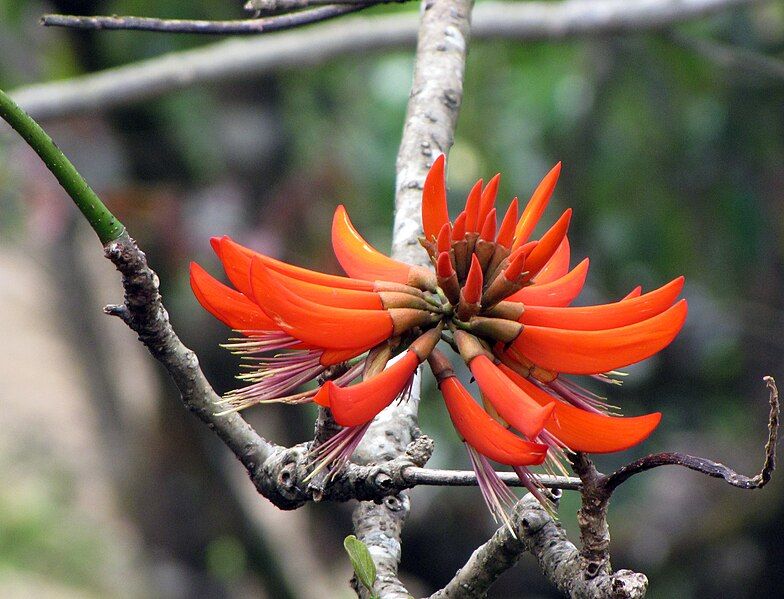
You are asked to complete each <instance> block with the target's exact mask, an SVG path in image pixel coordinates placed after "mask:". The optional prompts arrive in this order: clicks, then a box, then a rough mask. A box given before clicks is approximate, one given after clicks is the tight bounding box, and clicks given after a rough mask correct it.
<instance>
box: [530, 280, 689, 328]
mask: <svg viewBox="0 0 784 599" xmlns="http://www.w3.org/2000/svg"><path fill="white" fill-rule="evenodd" d="M683 281H684V279H683V277H678V278H677V279H675V280H674V281H671V282H669V283H667V284H666V285H664V286H663V287H660V288H659V289H657V290H655V291H651V292H649V293H646V294H645V295H638V296H635V297H628V296H627V297H625V298H624V299H622V300H621V301H619V302H616V303H614V304H603V305H600V306H580V307H571V308H561V307H552V306H527V307H526V309H525V312H524V313H523V315H522V316H521V317H520V322H522V323H523V324H526V325H535V326H542V327H550V328H556V329H576V330H583V331H597V330H601V329H613V328H617V327H623V326H626V325H629V324H634V323H636V322H642V321H643V320H646V319H647V318H650V317H651V316H656V315H657V314H661V313H662V312H664V311H665V310H666V309H667V308H669V307H670V306H672V304H673V303H674V302H675V300H676V299H677V298H678V296H679V295H680V293H681V289H683Z"/></svg>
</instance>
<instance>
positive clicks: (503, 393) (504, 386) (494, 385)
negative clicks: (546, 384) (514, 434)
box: [468, 355, 555, 439]
mask: <svg viewBox="0 0 784 599" xmlns="http://www.w3.org/2000/svg"><path fill="white" fill-rule="evenodd" d="M468 367H469V368H470V369H471V374H473V375H474V378H475V379H476V382H477V384H478V385H479V388H480V389H481V390H482V393H483V394H484V396H485V397H486V398H487V400H488V401H489V402H490V404H491V405H492V406H493V408H495V410H496V412H498V415H499V416H501V418H503V419H504V420H505V421H506V422H508V423H509V424H510V425H511V426H512V427H513V428H515V429H517V430H518V431H520V432H521V433H523V434H524V435H525V436H526V437H528V438H529V439H535V438H536V436H537V435H538V434H539V433H540V432H542V429H543V428H544V426H545V422H546V421H547V419H548V418H549V417H550V414H551V413H552V411H553V408H554V407H555V402H554V401H551V402H550V405H547V406H542V405H540V404H538V403H537V402H535V401H534V400H532V399H531V398H530V397H528V395H526V394H525V393H524V392H523V391H522V390H521V389H519V388H518V387H515V385H514V384H513V383H512V381H510V380H509V377H507V376H506V375H505V374H504V373H503V372H502V371H501V370H499V368H498V367H497V366H496V365H495V364H493V362H492V361H491V360H490V359H489V358H488V357H487V356H481V355H480V356H477V357H476V358H474V359H473V360H471V363H470V364H469V365H468Z"/></svg>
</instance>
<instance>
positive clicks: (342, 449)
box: [304, 420, 373, 483]
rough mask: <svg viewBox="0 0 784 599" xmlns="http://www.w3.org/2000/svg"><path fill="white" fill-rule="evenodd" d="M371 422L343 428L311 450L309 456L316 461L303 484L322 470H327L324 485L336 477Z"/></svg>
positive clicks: (347, 461) (349, 458)
mask: <svg viewBox="0 0 784 599" xmlns="http://www.w3.org/2000/svg"><path fill="white" fill-rule="evenodd" d="M372 422H373V421H372V420H371V421H369V422H366V423H365V424H361V425H359V426H349V427H347V428H343V429H341V430H340V432H338V433H336V434H335V435H333V436H332V437H330V438H329V439H327V440H326V441H325V442H324V443H322V444H321V445H319V446H318V447H314V448H312V449H311V450H310V452H309V456H310V457H312V458H314V459H315V460H316V462H315V468H314V469H313V471H312V472H311V473H310V474H308V475H307V477H305V481H304V482H308V481H309V480H310V479H312V478H313V477H314V476H316V474H318V473H319V472H321V471H322V470H323V469H324V468H328V469H329V473H328V474H327V477H326V479H325V481H324V482H325V483H326V482H329V481H330V480H331V479H332V478H334V477H335V476H337V475H338V474H339V473H340V471H341V470H343V468H345V467H346V465H347V464H348V463H349V461H350V460H351V456H352V455H353V454H354V451H355V450H356V448H357V446H358V445H359V443H360V442H361V441H362V438H363V437H364V436H365V433H366V432H367V430H368V428H370V424H371V423H372Z"/></svg>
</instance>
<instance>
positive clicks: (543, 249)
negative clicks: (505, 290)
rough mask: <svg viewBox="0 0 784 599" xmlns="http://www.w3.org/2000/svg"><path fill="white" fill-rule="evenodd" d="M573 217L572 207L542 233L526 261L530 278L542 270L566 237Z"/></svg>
mask: <svg viewBox="0 0 784 599" xmlns="http://www.w3.org/2000/svg"><path fill="white" fill-rule="evenodd" d="M571 219H572V209H571V208H569V209H567V210H566V212H564V213H563V214H562V215H561V218H559V219H558V220H557V221H556V222H555V224H554V225H553V226H552V227H550V229H548V231H547V232H546V233H545V234H544V235H542V238H541V239H540V240H539V243H538V244H537V246H536V247H535V248H534V250H533V251H532V252H531V254H530V255H529V256H528V259H527V260H526V261H525V269H526V270H527V271H528V273H529V274H528V278H529V279H531V278H533V277H535V276H536V275H537V273H538V272H539V271H540V270H542V268H543V267H544V265H545V264H547V262H548V260H550V258H552V256H553V254H555V252H556V250H557V249H558V247H559V246H560V245H561V242H562V241H563V240H564V238H565V237H566V231H568V230H569V221H571Z"/></svg>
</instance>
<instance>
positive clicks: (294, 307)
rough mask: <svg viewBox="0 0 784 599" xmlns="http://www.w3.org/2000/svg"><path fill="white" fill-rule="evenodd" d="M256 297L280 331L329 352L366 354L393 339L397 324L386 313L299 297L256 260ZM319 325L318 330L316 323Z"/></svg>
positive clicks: (253, 280) (253, 278)
mask: <svg viewBox="0 0 784 599" xmlns="http://www.w3.org/2000/svg"><path fill="white" fill-rule="evenodd" d="M250 280H251V286H252V289H253V295H254V297H255V299H256V301H257V302H259V304H260V305H261V307H262V309H263V310H264V311H265V312H266V313H267V315H268V316H269V317H270V318H272V320H273V321H274V322H275V324H276V325H277V326H278V328H279V329H281V330H283V331H286V332H287V333H289V334H290V335H291V336H292V337H295V338H296V339H299V340H301V341H304V342H306V343H311V344H313V345H315V346H318V347H323V348H327V349H359V350H360V351H358V352H357V353H362V352H363V351H366V350H367V349H369V348H371V347H373V346H374V345H376V344H378V343H380V342H381V341H383V340H385V339H389V337H391V335H392V331H393V330H394V323H393V321H392V317H391V316H390V314H389V312H388V311H386V310H356V309H349V308H334V307H329V306H324V305H322V304H317V303H315V302H312V301H310V300H308V299H305V298H302V297H298V296H297V295H296V294H295V293H293V292H292V291H290V290H288V289H287V288H286V287H284V286H283V285H281V284H280V282H279V281H277V280H276V279H275V277H274V276H273V275H272V274H271V273H270V271H269V269H267V267H266V266H264V263H263V262H262V261H261V260H260V259H258V258H255V257H254V258H253V261H252V263H251V269H250ZM314 321H315V322H318V323H319V324H318V327H314V326H313V322H314Z"/></svg>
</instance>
